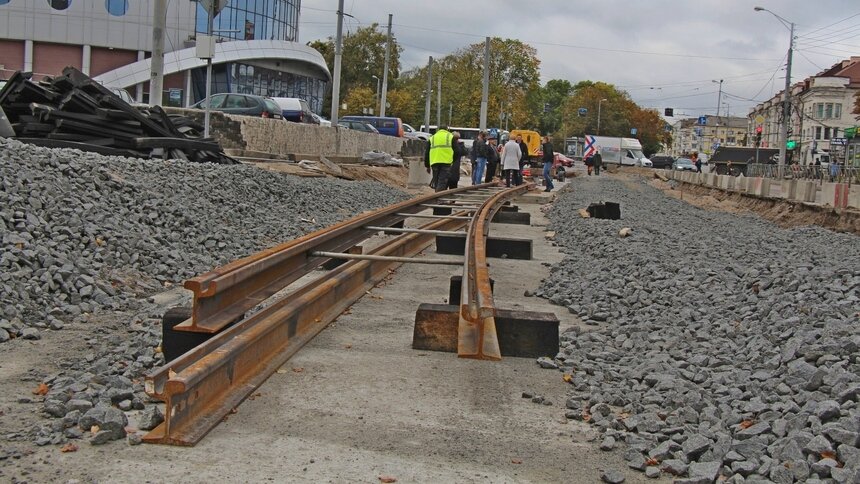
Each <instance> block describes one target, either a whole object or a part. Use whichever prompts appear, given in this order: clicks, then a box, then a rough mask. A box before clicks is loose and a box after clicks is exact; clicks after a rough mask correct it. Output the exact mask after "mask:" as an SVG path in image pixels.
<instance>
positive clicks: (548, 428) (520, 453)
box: [0, 194, 668, 483]
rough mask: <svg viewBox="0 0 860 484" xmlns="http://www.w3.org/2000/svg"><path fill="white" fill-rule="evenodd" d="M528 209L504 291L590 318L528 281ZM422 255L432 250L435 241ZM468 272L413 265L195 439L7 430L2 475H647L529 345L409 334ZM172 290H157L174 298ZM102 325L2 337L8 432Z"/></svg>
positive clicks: (124, 478) (536, 209)
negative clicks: (431, 347) (612, 447)
mask: <svg viewBox="0 0 860 484" xmlns="http://www.w3.org/2000/svg"><path fill="white" fill-rule="evenodd" d="M541 196H545V195H544V194H541ZM522 209H524V210H527V211H529V212H530V213H532V226H517V225H505V226H495V225H494V227H493V231H494V232H497V231H499V233H502V232H501V231H502V230H503V233H504V235H505V236H510V237H529V238H531V239H533V241H534V242H533V243H534V254H535V259H534V260H531V261H520V260H507V259H493V260H491V264H492V267H491V273H492V275H493V278H494V279H495V280H496V286H495V287H496V291H495V295H496V300H497V304H498V305H499V306H500V307H504V308H509V309H525V310H534V311H550V312H554V313H555V314H556V315H557V316H558V317H559V319H560V320H561V321H562V327H563V328H564V327H569V326H571V325H580V324H581V322H580V321H578V320H577V319H576V318H575V317H574V316H573V315H571V314H569V313H568V311H567V310H566V309H565V308H563V307H558V306H552V305H550V304H549V303H548V302H546V301H545V300H543V299H539V298H534V297H525V296H524V292H525V291H526V290H534V289H535V288H537V286H538V285H539V284H540V280H541V279H542V278H543V277H545V276H546V275H548V265H550V264H552V263H554V262H557V261H559V260H561V258H562V255H561V254H560V253H559V252H558V250H557V248H556V247H554V246H553V245H552V242H551V241H550V240H548V239H547V238H546V233H545V231H546V223H547V222H546V219H545V218H544V217H543V215H542V212H541V211H540V205H536V204H535V205H522ZM426 255H427V256H429V257H433V256H434V254H433V251H432V250H428V251H427V254H426ZM458 272H459V270H457V269H455V268H447V269H439V266H425V265H410V266H405V267H402V268H401V269H400V270H398V272H397V273H396V275H395V276H393V278H392V279H390V280H388V281H386V282H384V283H383V284H382V285H380V286H379V287H377V288H376V289H374V290H373V291H372V293H371V297H365V298H363V299H362V300H361V301H359V302H358V303H356V304H355V305H354V306H353V307H352V308H351V310H350V311H348V313H349V314H344V315H343V316H341V317H340V318H339V319H338V320H337V321H336V322H335V323H333V324H332V325H331V326H330V327H329V328H327V329H326V330H325V331H323V332H322V333H321V334H320V335H319V336H317V337H316V338H315V339H314V340H313V341H311V342H310V343H309V344H308V345H307V346H306V347H305V348H303V349H302V350H301V351H300V352H299V353H298V354H297V355H296V356H295V357H293V358H292V360H291V361H289V362H288V364H287V365H286V366H285V367H284V368H283V369H282V370H281V371H279V372H278V373H276V374H275V375H273V376H272V377H271V378H270V379H269V380H268V381H267V382H266V383H265V384H264V385H263V386H262V387H261V388H260V389H259V393H258V394H257V395H255V396H254V397H253V398H252V399H249V400H248V401H246V402H244V403H243V404H242V405H241V406H240V407H239V408H238V412H237V413H236V414H235V415H231V416H230V417H229V419H227V421H226V422H223V423H222V424H221V425H219V426H218V427H217V428H216V429H214V430H213V431H212V432H211V433H210V434H209V435H208V436H207V437H206V438H205V439H204V440H203V441H202V442H201V443H200V444H198V445H197V446H196V447H193V448H180V447H166V446H156V445H141V446H136V447H129V446H128V445H127V444H125V443H124V442H114V443H110V444H108V445H105V446H99V447H96V446H91V445H89V444H87V443H86V442H78V445H79V447H80V448H79V450H78V451H77V452H70V453H62V452H60V449H59V448H58V447H57V446H46V447H36V446H34V445H33V444H31V443H30V442H29V441H26V440H22V441H13V442H3V443H2V444H0V445H2V447H0V449H2V450H0V454H4V453H5V455H7V456H8V458H7V459H6V460H5V462H3V465H2V470H0V480H7V481H9V482H23V481H28V482H203V481H213V480H218V481H225V482H263V481H272V482H379V481H380V477H381V476H390V477H393V478H396V479H397V482H571V483H579V482H582V483H586V482H588V483H590V482H598V481H599V479H600V472H601V470H604V469H615V470H618V471H621V472H623V473H624V474H625V476H626V478H627V481H626V482H634V483H635V482H645V481H646V479H645V477H644V476H643V475H642V474H640V473H636V472H635V471H632V470H630V469H628V468H627V466H626V465H625V464H624V462H623V460H622V458H621V455H620V451H614V452H602V451H600V450H598V449H597V442H596V441H595V438H596V433H595V432H594V430H593V429H592V428H590V427H589V426H588V425H587V424H584V423H581V422H574V421H568V420H567V419H566V418H565V417H564V413H565V407H564V402H565V391H566V386H567V384H566V383H564V382H563V380H562V374H561V373H560V372H558V371H557V370H544V369H541V368H540V367H539V366H538V365H536V364H535V361H534V359H531V358H525V359H524V358H505V359H504V360H503V361H501V362H481V361H474V360H461V359H458V358H457V357H456V356H455V355H453V354H448V353H435V352H428V351H416V350H413V349H411V339H412V330H413V322H414V316H415V310H416V309H417V307H418V305H419V304H420V303H422V302H429V303H443V302H445V299H446V298H447V285H448V278H449V277H450V276H451V275H453V274H455V273H458ZM176 293H177V291H172V292H170V293H168V294H167V295H166V296H164V297H163V298H159V301H158V303H159V304H161V305H162V306H163V307H169V306H172V305H174V304H175V303H176V299H175V298H176ZM152 311H156V309H152ZM91 324H94V323H91ZM132 324H143V323H140V322H137V323H132V319H131V315H116V318H115V320H114V321H105V322H102V323H100V324H99V326H100V327H105V330H109V331H116V332H117V333H118V334H122V332H123V330H124V329H125V328H126V327H128V326H130V325H132ZM95 327H96V326H95V325H93V326H86V327H79V328H68V329H66V330H63V331H61V332H54V333H47V334H46V337H45V339H43V340H41V341H37V342H27V341H20V340H16V341H13V342H12V343H11V344H6V345H4V346H3V350H4V353H3V357H2V358H0V386H2V388H3V389H4V391H3V392H2V395H0V409H2V411H3V415H0V433H2V435H6V436H8V435H9V434H13V433H15V432H19V431H21V430H23V429H26V428H27V426H29V425H32V424H33V423H36V422H41V423H44V422H45V420H44V419H42V418H41V417H39V416H38V415H37V408H38V405H37V404H33V403H17V402H18V400H19V399H21V398H28V397H32V395H31V394H30V390H31V389H32V388H34V387H35V386H36V385H37V383H38V381H39V380H38V378H37V376H36V375H38V374H41V373H46V372H50V371H56V369H57V368H59V367H61V366H62V365H63V364H64V363H63V362H64V361H66V360H67V359H68V358H70V357H74V356H80V355H81V354H85V353H86V352H87V351H91V349H89V348H88V345H87V342H86V335H87V332H89V331H92V330H93V329H94V328H95ZM109 327H110V328H112V329H107V328H109ZM550 356H551V355H550ZM524 391H531V392H536V393H537V394H539V395H542V396H544V397H545V398H546V399H548V400H550V401H551V402H552V405H540V404H536V403H532V402H531V401H530V400H528V399H524V398H522V396H521V394H522V392H524ZM131 425H132V426H133V423H132V424H131ZM657 482H660V481H657ZM665 482H668V480H666V481H665Z"/></svg>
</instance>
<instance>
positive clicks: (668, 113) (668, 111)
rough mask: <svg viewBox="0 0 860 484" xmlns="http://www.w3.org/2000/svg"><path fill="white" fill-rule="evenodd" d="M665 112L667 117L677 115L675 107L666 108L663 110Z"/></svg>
mask: <svg viewBox="0 0 860 484" xmlns="http://www.w3.org/2000/svg"><path fill="white" fill-rule="evenodd" d="M663 114H665V115H666V117H669V118H671V117H673V116H674V115H675V110H674V109H673V108H666V110H665V111H664V112H663Z"/></svg>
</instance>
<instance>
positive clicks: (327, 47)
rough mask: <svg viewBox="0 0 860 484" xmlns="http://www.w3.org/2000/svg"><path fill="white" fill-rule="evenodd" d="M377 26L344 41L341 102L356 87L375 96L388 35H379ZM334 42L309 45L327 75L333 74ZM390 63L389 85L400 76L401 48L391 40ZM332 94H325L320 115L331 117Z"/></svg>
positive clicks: (363, 28) (381, 33) (348, 36)
mask: <svg viewBox="0 0 860 484" xmlns="http://www.w3.org/2000/svg"><path fill="white" fill-rule="evenodd" d="M378 28H379V24H376V23H374V24H372V25H369V26H367V27H361V28H359V29H358V30H356V31H355V32H354V33H351V34H347V35H345V36H344V38H343V52H342V56H343V58H342V59H341V70H340V98H341V99H345V98H346V94H347V93H348V92H349V91H350V90H351V89H353V88H356V87H368V88H370V89H372V91H373V93H374V94H375V93H376V83H377V81H376V79H374V78H373V76H377V77H378V78H380V79H382V73H383V71H384V70H385V45H386V43H387V42H388V35H387V34H386V33H383V32H379V31H378V30H377V29H378ZM334 40H335V39H334V38H333V37H329V38H328V39H326V40H315V41H313V42H309V43H308V46H309V47H312V48H314V49H316V50H317V51H319V53H320V54H322V56H323V58H324V59H325V61H326V64H327V65H328V69H329V72H331V73H334V51H335V45H334ZM391 47H392V48H391V59H390V62H389V71H388V79H389V83H390V82H391V81H393V80H394V79H396V78H397V77H398V76H399V75H400V53H401V52H403V47H401V46H400V45H398V44H397V39H396V38H395V37H394V36H393V35H392V37H391ZM330 110H331V90H329V92H328V93H327V94H326V100H325V101H324V102H323V114H324V115H330V114H331V113H330Z"/></svg>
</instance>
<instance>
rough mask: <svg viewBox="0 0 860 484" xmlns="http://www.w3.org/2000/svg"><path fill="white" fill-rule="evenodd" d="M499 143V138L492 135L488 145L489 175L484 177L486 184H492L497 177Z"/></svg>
mask: <svg viewBox="0 0 860 484" xmlns="http://www.w3.org/2000/svg"><path fill="white" fill-rule="evenodd" d="M498 141H499V140H498V138H496V137H495V136H492V135H491V136H490V141H489V143H488V144H487V174H486V176H485V177H484V183H490V182H492V181H493V177H495V176H496V169H498V167H499V152H498V151H497V150H496V143H498Z"/></svg>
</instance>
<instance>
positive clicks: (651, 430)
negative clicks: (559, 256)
mask: <svg viewBox="0 0 860 484" xmlns="http://www.w3.org/2000/svg"><path fill="white" fill-rule="evenodd" d="M636 188H637V189H635V190H633V189H631V188H629V187H628V186H626V185H624V184H622V183H621V182H620V181H616V180H600V182H595V181H590V180H588V179H580V180H576V181H574V187H573V190H572V191H569V192H566V195H565V196H562V197H559V198H558V199H557V200H556V203H555V206H554V209H553V211H552V212H551V213H550V219H551V222H552V223H551V230H555V231H556V240H557V241H558V242H559V244H560V245H562V246H563V247H564V251H565V253H566V254H567V255H566V257H565V259H564V260H563V261H562V262H561V263H559V264H557V265H556V266H554V267H553V269H552V272H551V275H550V277H549V278H548V279H547V280H546V281H544V283H543V285H542V287H541V288H540V290H539V291H538V292H537V295H538V296H542V297H545V298H548V299H549V300H550V301H552V302H553V303H555V304H558V305H562V306H566V307H567V308H568V310H569V311H570V312H571V313H574V314H576V315H578V316H579V318H580V319H581V320H582V321H583V322H584V327H585V329H582V328H579V327H577V328H574V329H572V330H570V331H569V332H566V333H564V334H563V335H562V347H561V350H560V352H559V354H558V355H557V356H556V358H555V363H556V365H557V366H558V367H559V370H560V371H562V372H564V373H565V375H566V377H565V380H568V381H569V384H570V392H569V399H568V400H567V402H566V407H567V417H568V418H570V419H576V420H585V421H588V422H590V423H591V424H593V425H595V426H596V427H598V428H599V429H600V430H601V431H602V432H604V435H603V441H604V444H602V446H603V447H606V448H612V447H614V446H615V443H616V442H618V443H622V442H623V443H626V450H625V458H626V460H627V463H628V465H629V466H630V467H631V468H634V469H638V470H640V471H644V472H645V473H646V475H647V476H649V477H657V476H659V475H660V474H661V473H662V474H663V475H670V476H677V477H678V478H680V479H681V480H680V481H677V482H715V481H716V480H718V479H720V480H722V479H725V482H731V483H737V482H779V483H790V482H837V483H855V482H860V408H858V402H860V260H858V258H857V254H856V252H857V247H858V238H857V237H856V236H854V235H849V234H839V233H834V232H830V231H827V230H824V229H821V228H816V227H804V228H796V229H782V228H779V227H777V226H775V225H774V224H772V223H770V222H767V221H764V220H762V219H759V218H757V217H754V216H738V215H733V214H728V213H724V212H710V211H704V210H701V209H698V208H696V207H693V206H691V205H688V204H686V203H684V202H682V201H679V200H676V199H673V198H668V197H665V196H664V195H663V194H661V193H660V192H659V191H658V190H656V189H653V188H651V187H649V186H647V185H646V184H644V183H642V186H641V187H636ZM598 197H611V198H612V199H613V200H616V201H618V202H620V203H622V204H624V205H625V206H626V207H627V208H626V209H625V213H624V220H617V221H616V220H599V219H594V218H582V217H580V216H579V215H578V214H577V208H579V207H582V206H584V205H585V204H587V203H588V202H589V200H594V199H595V198H598ZM625 227H629V228H631V229H632V235H631V237H628V238H619V237H618V236H617V234H618V233H619V230H621V229H623V228H625ZM539 363H540V362H539Z"/></svg>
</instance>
